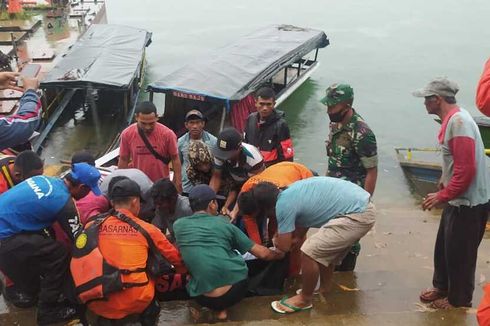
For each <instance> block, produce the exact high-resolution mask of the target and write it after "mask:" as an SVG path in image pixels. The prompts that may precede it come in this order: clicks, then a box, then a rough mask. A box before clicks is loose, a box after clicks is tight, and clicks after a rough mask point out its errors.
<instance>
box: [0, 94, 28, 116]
mask: <svg viewBox="0 0 490 326" xmlns="http://www.w3.org/2000/svg"><path fill="white" fill-rule="evenodd" d="M22 94H23V93H22V92H19V91H15V90H12V89H5V90H2V91H0V115H10V114H13V113H15V109H16V108H17V106H18V105H17V103H18V102H19V99H20V97H21V96H22Z"/></svg>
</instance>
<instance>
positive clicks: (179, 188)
mask: <svg viewBox="0 0 490 326" xmlns="http://www.w3.org/2000/svg"><path fill="white" fill-rule="evenodd" d="M174 185H175V188H177V192H178V193H179V194H182V191H183V188H182V179H176V180H174Z"/></svg>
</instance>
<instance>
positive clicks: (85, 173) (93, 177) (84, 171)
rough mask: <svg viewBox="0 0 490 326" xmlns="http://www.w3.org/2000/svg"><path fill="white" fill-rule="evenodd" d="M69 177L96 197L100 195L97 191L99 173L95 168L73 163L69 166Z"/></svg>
mask: <svg viewBox="0 0 490 326" xmlns="http://www.w3.org/2000/svg"><path fill="white" fill-rule="evenodd" d="M71 176H72V178H73V179H74V180H75V181H78V182H80V183H81V184H83V185H86V186H87V187H90V190H92V192H93V193H94V194H95V195H96V196H100V195H102V191H100V189H99V179H100V172H99V170H97V168H96V167H94V166H92V165H90V164H87V163H75V164H72V166H71Z"/></svg>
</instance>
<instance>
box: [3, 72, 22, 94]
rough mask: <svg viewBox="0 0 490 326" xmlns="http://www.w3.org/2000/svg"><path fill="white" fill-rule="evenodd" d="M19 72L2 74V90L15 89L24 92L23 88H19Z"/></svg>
mask: <svg viewBox="0 0 490 326" xmlns="http://www.w3.org/2000/svg"><path fill="white" fill-rule="evenodd" d="M18 76H19V73H18V72H7V71H6V72H0V89H14V90H16V91H20V92H23V91H24V89H23V88H22V87H19V86H17V77H18Z"/></svg>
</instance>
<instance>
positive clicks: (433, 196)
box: [422, 192, 443, 211]
mask: <svg viewBox="0 0 490 326" xmlns="http://www.w3.org/2000/svg"><path fill="white" fill-rule="evenodd" d="M442 204H443V202H442V201H440V200H439V198H437V193H436V192H434V193H430V194H428V195H427V197H425V198H424V201H423V202H422V209H423V210H424V211H425V210H426V209H428V210H431V209H432V208H434V207H436V208H439V207H441V206H442Z"/></svg>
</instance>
